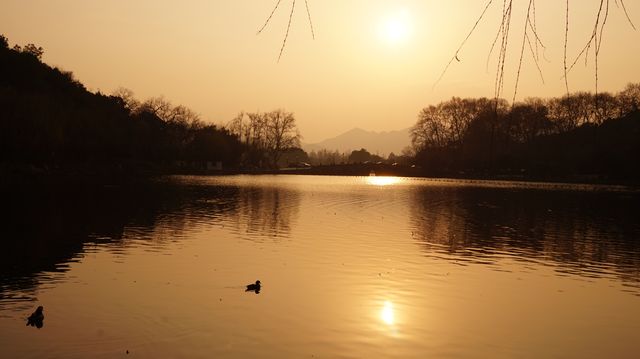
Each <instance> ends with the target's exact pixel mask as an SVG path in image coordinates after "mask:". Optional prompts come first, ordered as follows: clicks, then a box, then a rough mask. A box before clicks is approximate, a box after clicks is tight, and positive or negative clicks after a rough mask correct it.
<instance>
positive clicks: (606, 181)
mask: <svg viewBox="0 0 640 359" xmlns="http://www.w3.org/2000/svg"><path fill="white" fill-rule="evenodd" d="M173 175H176V176H180V175H183V176H233V175H256V176H258V175H301V176H354V177H355V176H360V177H362V176H370V175H375V176H393V177H413V178H427V179H437V180H459V181H465V180H466V181H511V182H523V183H550V184H573V185H609V186H626V187H630V188H638V189H640V181H639V180H637V179H633V178H626V179H621V178H611V177H608V176H606V175H602V174H564V175H561V174H558V175H527V174H524V173H517V174H516V173H513V172H507V171H502V172H501V173H494V174H490V173H488V172H486V171H483V172H480V171H478V172H457V173H454V172H448V171H439V172H435V171H428V170H425V169H423V168H420V167H411V166H393V165H388V164H347V165H326V166H313V167H307V168H282V169H246V168H244V169H243V168H234V169H223V170H199V169H176V168H171V167H167V166H158V165H151V164H142V165H141V166H131V165H128V166H122V165H106V166H92V165H83V166H64V167H47V166H34V165H13V166H12V165H6V164H4V165H1V166H0V186H2V187H7V186H11V185H43V184H56V183H60V184H63V183H69V184H73V183H96V184H101V183H102V184H105V185H108V184H114V183H115V184H118V183H121V184H126V183H135V182H139V181H144V180H148V179H152V178H158V177H163V176H173Z"/></svg>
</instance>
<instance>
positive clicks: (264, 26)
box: [257, 0, 282, 35]
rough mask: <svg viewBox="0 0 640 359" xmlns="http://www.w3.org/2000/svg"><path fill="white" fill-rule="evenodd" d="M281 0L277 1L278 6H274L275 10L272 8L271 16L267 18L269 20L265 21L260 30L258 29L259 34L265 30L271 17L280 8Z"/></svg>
mask: <svg viewBox="0 0 640 359" xmlns="http://www.w3.org/2000/svg"><path fill="white" fill-rule="evenodd" d="M280 1H282V0H278V2H277V3H276V6H274V7H273V10H271V14H269V17H268V18H267V21H265V22H264V25H262V27H261V28H260V30H258V32H257V35H259V34H260V33H261V32H262V30H264V29H265V28H266V27H267V25H268V24H269V22H270V21H271V18H272V17H273V14H275V12H276V10H278V6H280Z"/></svg>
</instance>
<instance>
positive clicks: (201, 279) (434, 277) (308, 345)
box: [0, 176, 640, 358]
mask: <svg viewBox="0 0 640 359" xmlns="http://www.w3.org/2000/svg"><path fill="white" fill-rule="evenodd" d="M3 198H4V200H3V202H2V206H3V207H4V210H3V212H4V213H8V214H6V215H5V217H4V220H3V221H4V226H3V234H2V247H3V248H2V249H1V250H0V252H1V254H0V260H1V262H0V269H1V271H0V357H1V358H119V357H122V358H124V357H127V358H128V357H131V358H133V357H136V358H312V357H315V358H387V357H398V358H425V357H435V358H550V357H561V358H603V357H609V358H637V357H638V353H640V340H639V339H640V336H639V334H638V333H640V221H639V220H638V215H639V214H640V193H638V192H635V191H632V190H629V189H625V188H618V187H593V186H571V185H552V184H538V185H527V184H522V183H510V182H468V181H447V180H425V179H400V178H385V177H312V176H308V177H307V176H256V177H252V176H234V177H171V178H165V179H162V180H158V181H155V182H152V183H144V184H129V185H126V186H100V187H98V188H96V187H92V186H88V185H87V186H80V187H77V186H76V187H74V188H66V189H65V188H48V189H39V190H38V191H35V192H34V191H26V190H24V189H16V190H12V191H10V193H5V194H4V195H3ZM256 279H259V280H260V281H261V282H262V284H263V287H262V290H261V291H260V293H259V294H255V293H252V292H245V291H244V286H245V285H246V284H248V283H252V282H254V281H255V280H256ZM38 305H43V306H44V308H45V309H44V313H45V320H44V327H43V328H41V329H37V328H35V327H28V326H26V325H25V323H26V318H27V317H28V316H29V314H30V313H31V312H33V310H34V309H35V308H36V307H37V306H38ZM127 351H129V353H128V354H127Z"/></svg>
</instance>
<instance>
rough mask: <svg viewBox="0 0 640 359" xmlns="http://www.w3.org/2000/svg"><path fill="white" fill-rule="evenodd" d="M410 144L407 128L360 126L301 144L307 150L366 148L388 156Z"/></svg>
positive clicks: (397, 153) (399, 151) (371, 151)
mask: <svg viewBox="0 0 640 359" xmlns="http://www.w3.org/2000/svg"><path fill="white" fill-rule="evenodd" d="M410 144H411V138H410V135H409V128H405V129H402V130H398V131H388V132H374V131H367V130H363V129H361V128H354V129H351V130H349V131H347V132H345V133H343V134H341V135H338V136H336V137H333V138H329V139H326V140H324V141H322V142H318V143H313V144H304V143H303V144H302V148H303V149H304V150H305V151H307V152H310V151H318V150H322V149H326V150H330V151H335V150H338V151H339V152H350V151H353V150H359V149H361V148H364V149H366V150H367V151H369V153H372V154H378V155H380V156H384V157H386V156H388V155H389V153H391V152H393V153H394V154H396V155H399V154H400V153H401V152H402V149H404V148H405V147H407V146H409V145H410Z"/></svg>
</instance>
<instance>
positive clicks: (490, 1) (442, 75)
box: [432, 0, 493, 88]
mask: <svg viewBox="0 0 640 359" xmlns="http://www.w3.org/2000/svg"><path fill="white" fill-rule="evenodd" d="M491 3H493V0H489V1H488V2H487V5H485V7H484V10H482V14H480V17H478V20H476V23H475V24H474V25H473V27H472V28H471V31H469V33H468V34H467V37H465V38H464V40H463V41H462V43H461V44H460V46H458V49H457V50H456V53H455V54H454V55H453V57H451V59H450V60H449V62H448V63H447V66H445V68H444V70H443V71H442V74H440V77H438V80H437V81H436V82H435V83H434V84H433V87H436V85H437V84H438V83H439V82H440V80H442V78H443V77H444V75H445V73H446V72H447V70H448V69H449V66H451V63H452V62H453V60H457V61H460V58H459V57H458V53H459V52H460V50H462V47H463V46H464V44H465V43H466V42H467V40H469V38H470V37H471V35H472V34H473V32H474V31H475V29H476V27H478V24H479V23H480V21H481V20H482V18H483V17H484V14H485V13H486V12H487V10H488V9H489V6H491ZM433 87H432V88H433Z"/></svg>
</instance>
